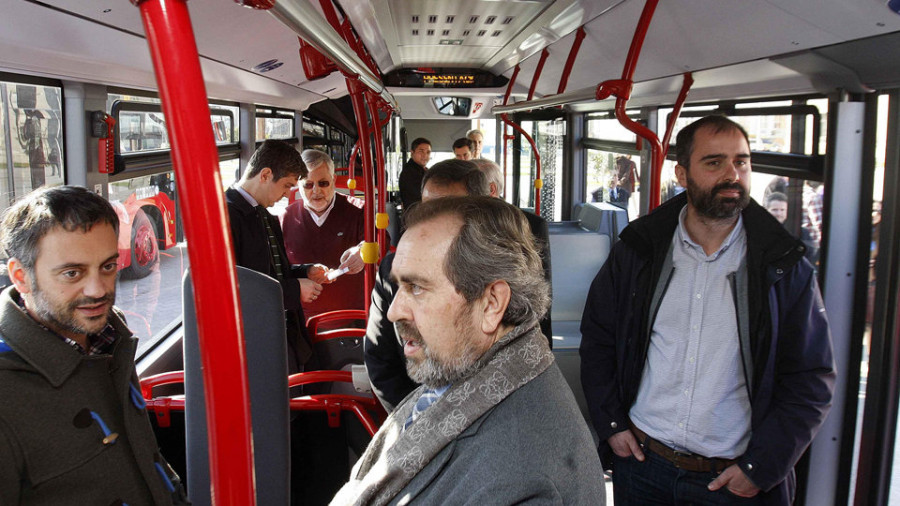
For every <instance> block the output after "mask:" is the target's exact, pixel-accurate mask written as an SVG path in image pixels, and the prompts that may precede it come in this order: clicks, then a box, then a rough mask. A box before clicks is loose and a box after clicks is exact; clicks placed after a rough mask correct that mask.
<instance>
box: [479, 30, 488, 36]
mask: <svg viewBox="0 0 900 506" xmlns="http://www.w3.org/2000/svg"><path fill="white" fill-rule="evenodd" d="M486 33H487V31H486V30H478V34H477V35H478V36H479V37H484V34H486Z"/></svg>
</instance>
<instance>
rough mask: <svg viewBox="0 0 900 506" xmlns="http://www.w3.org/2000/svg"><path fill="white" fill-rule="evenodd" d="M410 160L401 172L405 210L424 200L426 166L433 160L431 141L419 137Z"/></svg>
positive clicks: (402, 197)
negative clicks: (423, 187)
mask: <svg viewBox="0 0 900 506" xmlns="http://www.w3.org/2000/svg"><path fill="white" fill-rule="evenodd" d="M409 155H410V156H409V160H407V161H406V163H404V164H403V170H401V171H400V181H399V183H398V186H399V187H400V203H401V204H403V209H404V210H407V209H409V206H411V205H413V204H415V203H416V202H418V201H420V200H422V178H424V177H425V170H426V168H427V167H426V165H428V162H429V161H430V160H431V141H429V140H428V139H426V138H424V137H419V138H418V139H415V140H414V141H412V145H411V146H410V153H409Z"/></svg>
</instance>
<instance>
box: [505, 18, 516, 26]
mask: <svg viewBox="0 0 900 506" xmlns="http://www.w3.org/2000/svg"><path fill="white" fill-rule="evenodd" d="M513 19H515V18H514V17H513V16H506V19H504V20H503V24H504V25H508V24H510V23H512V21H513Z"/></svg>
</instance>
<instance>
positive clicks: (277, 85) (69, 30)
mask: <svg viewBox="0 0 900 506" xmlns="http://www.w3.org/2000/svg"><path fill="white" fill-rule="evenodd" d="M288 1H294V2H305V1H308V0H279V2H288ZM337 1H338V3H339V4H340V7H341V9H342V10H343V11H344V12H345V13H346V15H347V17H348V18H349V19H350V20H351V22H352V23H353V26H354V27H355V29H356V31H357V33H358V34H359V35H360V37H361V39H362V41H363V42H364V43H365V45H366V47H368V48H369V50H370V53H371V54H372V56H373V58H374V59H375V61H376V62H377V64H378V66H379V68H380V69H381V71H382V72H387V71H390V70H392V69H396V68H400V67H417V66H429V67H474V68H481V69H485V70H488V71H491V72H493V73H497V74H504V75H506V76H507V77H508V76H510V75H511V74H512V69H513V67H514V66H515V65H516V64H517V63H521V68H522V72H521V74H520V77H519V80H518V82H517V83H516V88H515V92H516V93H518V94H520V95H524V93H525V92H526V91H527V89H528V86H529V85H530V81H531V78H530V76H531V74H532V73H533V71H534V68H535V66H536V63H537V60H538V53H539V52H540V50H541V49H543V48H544V47H548V46H549V48H550V49H549V50H550V57H549V58H548V60H547V62H546V65H545V68H544V71H543V76H542V77H541V79H540V81H539V82H538V85H537V96H542V95H547V94H553V93H556V89H557V85H558V79H559V76H560V74H561V73H562V70H563V66H564V63H565V60H566V58H567V56H568V53H569V48H570V47H571V44H572V41H573V39H574V32H575V30H576V29H577V28H578V26H580V25H582V24H584V25H585V26H586V31H587V37H586V38H585V40H584V43H583V45H582V48H581V52H580V54H579V55H578V59H577V60H576V65H575V69H574V71H573V73H572V76H571V78H570V81H569V86H568V89H569V90H576V89H581V88H586V87H588V86H596V85H597V84H598V82H599V81H601V80H606V79H614V78H618V77H620V74H621V72H622V66H623V63H624V60H625V55H626V53H627V51H628V47H629V45H630V44H631V38H632V35H633V32H634V27H635V25H636V23H637V20H638V18H639V16H640V13H641V10H642V9H643V7H644V1H643V0H533V1H528V0H516V1H498V0H459V1H454V2H448V1H443V0H337ZM313 4H315V5H317V8H318V9H320V7H318V0H313ZM187 5H188V8H189V10H190V13H191V18H192V21H193V26H194V30H195V35H196V38H197V41H198V43H197V44H198V50H199V52H200V54H201V61H202V65H203V71H204V75H205V77H206V80H207V91H208V93H209V95H210V96H211V97H212V98H219V99H226V100H239V101H248V102H256V103H262V104H266V105H275V106H281V107H289V108H293V109H305V108H306V107H307V106H308V105H309V104H310V103H312V102H316V101H319V100H323V99H325V98H329V97H332V98H336V97H340V96H343V95H346V88H345V85H344V79H343V77H342V76H341V75H340V74H339V73H335V74H332V75H331V76H329V77H327V78H324V79H321V80H317V81H312V82H310V81H308V80H307V79H306V77H305V75H304V74H303V70H302V68H301V67H300V62H299V58H298V56H297V51H298V49H299V43H298V41H297V37H296V35H295V34H294V33H293V32H292V31H291V30H289V29H288V28H286V27H285V26H283V25H282V24H281V23H280V22H279V21H278V20H276V19H275V18H274V17H273V16H272V15H270V14H269V13H266V12H264V11H254V10H251V9H247V8H243V7H241V6H239V5H237V4H235V3H233V2H228V1H227V0H190V1H189V2H188V3H187ZM0 13H2V15H0V70H5V71H12V72H21V73H28V74H37V75H44V76H50V77H56V78H62V79H71V80H83V81H92V82H100V83H105V84H111V85H118V86H125V87H135V88H142V89H154V88H155V81H154V77H153V72H152V67H151V64H150V58H149V51H148V49H147V43H146V40H145V39H144V38H143V33H144V31H143V26H142V24H141V20H140V14H139V9H138V8H136V7H134V6H132V5H131V4H130V3H129V2H126V1H125V0H43V1H42V2H41V3H38V2H34V1H30V0H0ZM413 16H418V22H413ZM429 16H435V22H434V23H430V22H429V21H430V20H429ZM448 16H453V19H452V21H451V22H448V19H447V18H448ZM473 16H477V19H475V20H472V19H470V18H471V17H473ZM491 16H494V17H495V19H494V21H493V23H491V24H487V20H488V18H489V17H491ZM507 18H510V20H509V22H508V23H507V24H503V22H504V21H506V19H507ZM470 21H474V22H470ZM416 27H418V28H416ZM322 28H324V29H330V28H329V27H322ZM414 29H418V30H419V35H412V30H414ZM430 29H433V30H435V34H434V35H430V36H429V35H427V30H430ZM444 30H448V35H446V36H445V35H443V32H444ZM465 30H469V33H468V35H463V33H464V31H465ZM480 30H484V31H485V34H484V35H483V36H481V37H479V36H478V32H479V31H480ZM495 31H499V32H500V33H499V34H498V35H497V36H496V37H494V36H492V35H493V33H494V32H495ZM898 31H900V16H898V15H896V14H893V13H891V12H890V11H889V10H888V9H887V8H886V7H885V5H884V1H883V0H754V1H746V0H744V1H740V0H667V1H663V2H659V6H658V8H657V10H656V13H655V16H654V18H653V21H652V23H651V25H650V29H649V32H648V34H647V39H646V42H645V44H644V50H643V52H642V54H641V58H640V61H639V63H638V65H637V71H636V73H635V80H636V81H637V82H643V84H642V85H640V86H637V87H636V88H635V95H634V96H635V100H639V99H640V93H641V90H645V91H647V92H648V93H650V91H649V90H656V91H653V92H654V93H655V92H657V91H659V90H662V89H670V88H673V87H674V88H675V90H676V91H677V87H678V86H679V85H680V77H678V76H680V74H681V73H682V72H684V71H686V70H690V71H694V72H696V74H695V79H696V80H697V84H695V88H694V91H693V92H692V95H691V97H692V98H696V97H698V96H704V94H706V96H714V92H713V91H712V90H715V89H718V88H719V87H720V86H722V85H723V84H724V83H731V84H732V85H733V84H734V82H735V81H736V82H738V83H741V82H746V83H747V85H746V88H747V90H748V91H747V93H748V94H754V93H755V94H759V93H777V91H778V90H777V88H778V86H783V87H786V88H787V89H790V90H795V89H796V90H800V89H803V88H806V90H807V91H812V90H813V89H814V87H813V86H812V84H811V81H810V80H809V79H808V78H807V77H806V75H805V74H804V72H807V70H805V69H810V68H816V69H820V67H821V66H822V65H825V66H827V65H828V62H835V61H836V59H840V61H841V65H837V64H835V65H832V66H833V67H835V68H833V69H831V70H830V71H827V72H826V74H827V76H828V77H827V79H826V80H824V81H819V82H818V83H817V84H818V86H820V87H821V86H822V84H821V83H823V82H824V83H825V86H842V87H852V86H866V85H869V86H873V85H884V84H886V83H887V84H890V82H891V81H890V79H893V77H890V78H885V77H884V75H883V74H884V72H883V71H882V70H883V69H885V67H886V66H887V63H888V62H896V61H898V60H900V54H895V53H898V52H900V48H898V47H896V46H889V47H886V48H885V49H884V51H888V52H889V53H890V52H892V53H891V54H885V53H884V52H883V51H876V52H872V51H867V52H861V53H860V54H858V55H856V54H849V55H848V54H847V53H848V51H841V50H840V49H832V48H830V46H832V45H835V44H841V43H844V42H847V41H853V40H856V39H861V38H866V37H873V36H876V35H880V34H886V33H891V32H898ZM445 38H446V39H451V40H455V39H461V40H462V43H461V44H460V45H453V46H450V45H444V46H442V45H440V41H441V39H445ZM823 46H828V47H826V48H825V49H824V50H818V51H817V52H816V55H817V58H818V59H817V60H816V61H815V62H813V63H814V64H811V62H810V61H807V60H806V59H805V56H804V55H808V54H809V53H808V52H807V50H810V49H813V48H821V47H823ZM838 47H840V46H838ZM848 47H851V46H848ZM852 47H856V46H852ZM792 54H798V55H800V57H799V59H798V58H793V57H791V58H784V57H782V58H779V59H777V61H780V62H781V63H776V62H775V61H770V57H772V56H773V55H792ZM271 59H277V60H279V61H281V62H283V63H284V64H283V65H282V66H281V67H279V68H277V69H274V70H272V71H271V72H268V73H265V74H261V73H259V72H256V71H254V70H253V67H254V66H255V65H257V64H259V63H261V62H263V61H267V60H271ZM753 62H757V63H755V64H754V63H753ZM738 64H741V65H738ZM730 65H736V66H735V67H733V68H726V67H727V66H730ZM715 69H719V70H715ZM816 72H819V70H816ZM817 75H820V73H819V74H817ZM892 75H893V74H892ZM892 75H891V76H892ZM768 76H775V77H773V78H771V83H780V84H778V85H777V86H772V85H771V83H770V82H768V81H766V80H767V79H770V78H769V77H768ZM653 83H655V84H653ZM894 84H897V83H894ZM392 91H394V94H395V95H396V96H397V98H398V100H399V101H400V103H401V105H402V104H404V103H405V104H406V105H407V106H408V107H409V110H408V111H407V110H404V111H403V115H404V117H409V116H408V115H409V114H414V115H415V116H414V117H430V116H428V115H429V114H431V113H430V112H429V110H428V108H427V107H426V106H425V105H424V104H427V102H428V100H427V98H428V97H421V94H422V93H421V91H422V90H406V89H395V90H392ZM503 91H505V90H503V89H495V90H477V91H475V92H470V91H461V90H460V91H459V92H458V93H453V94H457V95H459V94H463V95H465V94H472V95H474V96H484V95H485V94H487V95H490V94H491V93H493V96H494V97H497V96H500V95H502V93H503ZM447 94H450V93H447ZM405 96H408V97H409V98H403V97H405ZM648 96H650V95H648ZM404 109H406V107H404Z"/></svg>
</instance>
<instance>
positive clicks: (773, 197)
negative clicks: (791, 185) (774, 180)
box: [765, 192, 788, 207]
mask: <svg viewBox="0 0 900 506" xmlns="http://www.w3.org/2000/svg"><path fill="white" fill-rule="evenodd" d="M776 201H777V202H785V203H787V201H788V198H787V195H785V194H783V193H781V192H772V193H770V194H769V195H767V196H766V205H765V207H769V204H771V203H772V202H776Z"/></svg>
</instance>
